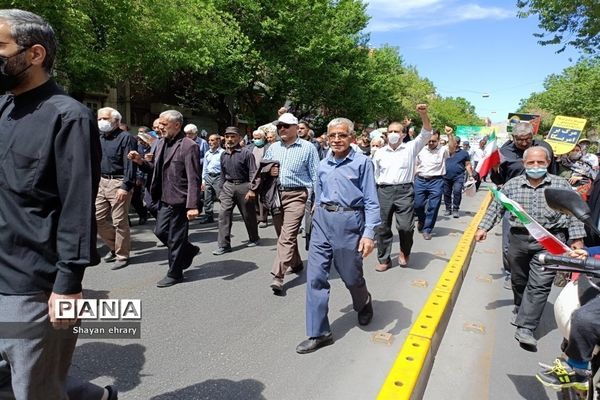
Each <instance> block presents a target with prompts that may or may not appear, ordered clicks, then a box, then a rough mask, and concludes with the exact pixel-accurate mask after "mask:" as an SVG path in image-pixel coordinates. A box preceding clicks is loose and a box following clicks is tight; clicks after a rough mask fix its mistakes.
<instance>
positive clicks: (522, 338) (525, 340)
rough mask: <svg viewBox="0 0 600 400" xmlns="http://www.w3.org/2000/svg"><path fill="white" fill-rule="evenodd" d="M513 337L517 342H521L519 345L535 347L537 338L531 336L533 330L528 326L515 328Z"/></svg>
mask: <svg viewBox="0 0 600 400" xmlns="http://www.w3.org/2000/svg"><path fill="white" fill-rule="evenodd" d="M515 339H517V342H519V343H521V345H523V346H526V348H527V347H529V348H532V349H537V340H536V339H535V338H534V337H533V331H532V330H531V329H528V328H517V330H516V332H515Z"/></svg>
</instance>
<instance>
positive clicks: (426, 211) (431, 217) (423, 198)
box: [415, 176, 444, 233]
mask: <svg viewBox="0 0 600 400" xmlns="http://www.w3.org/2000/svg"><path fill="white" fill-rule="evenodd" d="M443 193H444V180H443V179H442V177H439V178H433V179H429V180H427V179H424V178H421V177H418V176H417V177H416V178H415V213H416V214H417V218H418V219H419V223H420V224H421V225H422V226H423V232H427V233H431V231H432V230H433V227H434V226H435V221H436V219H437V216H438V211H439V210H440V204H441V203H442V194H443Z"/></svg>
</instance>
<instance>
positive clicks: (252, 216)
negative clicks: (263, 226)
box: [218, 182, 259, 248]
mask: <svg viewBox="0 0 600 400" xmlns="http://www.w3.org/2000/svg"><path fill="white" fill-rule="evenodd" d="M248 190H250V183H248V182H246V183H241V184H238V185H236V184H234V183H231V182H225V183H224V184H223V188H222V189H221V193H220V195H219V201H220V202H221V212H220V213H219V237H218V242H219V247H225V248H228V247H231V224H232V223H233V208H234V207H235V206H237V208H238V210H240V214H242V219H243V220H244V223H245V224H246V231H247V232H248V240H249V241H250V242H256V241H257V240H258V239H259V238H258V222H257V221H256V210H255V209H254V201H246V199H245V198H244V197H245V196H246V193H248Z"/></svg>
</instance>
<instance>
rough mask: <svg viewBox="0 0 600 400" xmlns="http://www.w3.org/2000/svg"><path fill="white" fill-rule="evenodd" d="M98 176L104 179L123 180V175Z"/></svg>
mask: <svg viewBox="0 0 600 400" xmlns="http://www.w3.org/2000/svg"><path fill="white" fill-rule="evenodd" d="M100 176H101V177H102V178H104V179H123V178H124V176H123V175H108V174H100Z"/></svg>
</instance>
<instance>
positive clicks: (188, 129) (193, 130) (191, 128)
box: [183, 124, 198, 135]
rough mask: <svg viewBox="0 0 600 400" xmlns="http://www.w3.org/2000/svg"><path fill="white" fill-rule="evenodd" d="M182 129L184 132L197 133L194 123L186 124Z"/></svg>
mask: <svg viewBox="0 0 600 400" xmlns="http://www.w3.org/2000/svg"><path fill="white" fill-rule="evenodd" d="M183 131H184V132H185V133H192V134H194V135H197V134H198V127H197V126H196V125H194V124H187V125H186V126H185V127H184V128H183Z"/></svg>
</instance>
